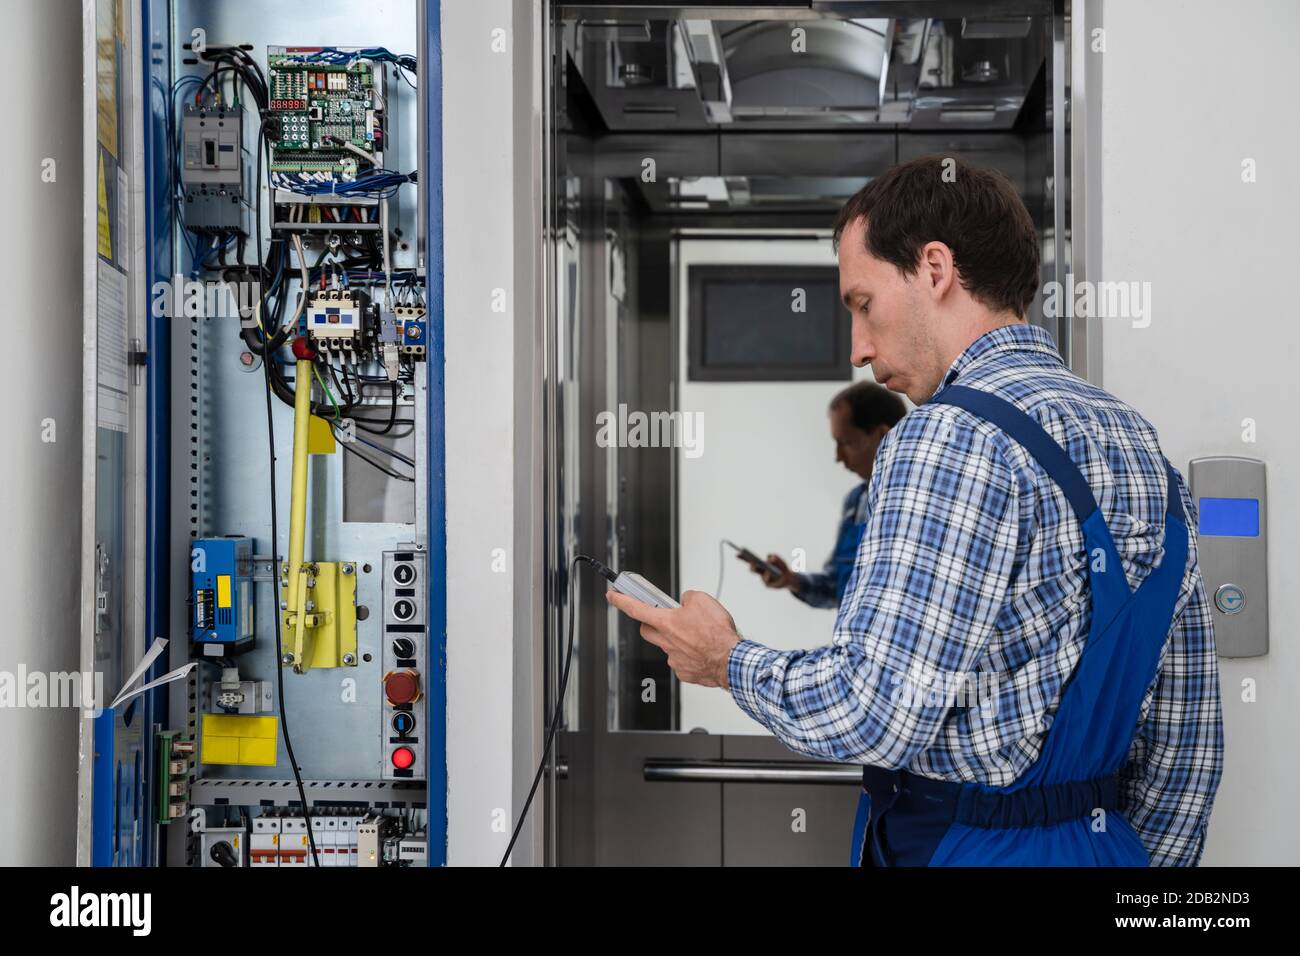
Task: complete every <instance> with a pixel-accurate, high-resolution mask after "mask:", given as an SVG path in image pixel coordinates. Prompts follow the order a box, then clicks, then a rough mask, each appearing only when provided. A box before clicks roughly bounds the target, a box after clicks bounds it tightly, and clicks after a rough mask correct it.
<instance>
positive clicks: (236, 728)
mask: <svg viewBox="0 0 1300 956" xmlns="http://www.w3.org/2000/svg"><path fill="white" fill-rule="evenodd" d="M279 726H280V722H279V719H278V718H276V717H249V716H245V715H241V714H204V715H203V722H202V723H201V724H200V726H199V734H200V741H199V754H200V758H201V762H202V763H205V764H239V765H241V766H252V767H274V766H275V758H276V740H277V737H278V734H279Z"/></svg>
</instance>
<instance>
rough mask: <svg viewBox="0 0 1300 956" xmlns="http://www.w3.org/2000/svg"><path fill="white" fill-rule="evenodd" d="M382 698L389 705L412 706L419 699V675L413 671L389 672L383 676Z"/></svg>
mask: <svg viewBox="0 0 1300 956" xmlns="http://www.w3.org/2000/svg"><path fill="white" fill-rule="evenodd" d="M384 696H385V697H387V698H388V702H389V703H390V704H394V705H397V704H414V703H415V702H416V701H417V700H419V699H420V675H419V674H417V673H416V672H415V671H413V670H401V671H389V672H388V673H387V674H385V675H384Z"/></svg>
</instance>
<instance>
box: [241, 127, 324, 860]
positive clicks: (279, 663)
mask: <svg viewBox="0 0 1300 956" xmlns="http://www.w3.org/2000/svg"><path fill="white" fill-rule="evenodd" d="M265 141H266V131H265V130H264V129H263V128H262V124H261V122H260V116H259V123H258V128H257V182H256V183H255V184H254V189H255V190H256V193H257V203H256V208H255V209H254V210H253V215H254V217H255V218H256V220H257V227H256V228H257V267H258V275H261V272H262V146H263V144H264V143H265ZM265 289H266V286H265V284H263V283H258V290H259V291H258V305H257V309H258V319H259V321H260V320H261V318H262V317H263V316H264V315H265V314H266V293H265V291H264V290H265ZM268 344H269V342H268ZM273 364H275V359H274V356H273V354H272V351H271V349H270V348H268V349H267V350H266V355H264V356H263V358H262V370H263V372H264V373H265V375H266V440H267V446H268V448H269V449H270V453H271V563H272V567H273V568H275V574H274V577H273V580H272V582H271V584H272V587H273V588H278V586H279V582H280V574H279V568H278V567H277V565H278V564H279V561H277V560H276V558H275V554H276V551H277V550H278V549H279V546H280V528H279V518H278V515H277V513H276V508H275V498H276V488H275V414H274V411H273V407H272V404H271V393H272V388H271V366H272V365H273ZM277 598H278V596H277V595H273V596H272V598H271V606H272V607H273V608H274V609H275V613H274V614H273V615H272V616H273V617H274V618H275V683H276V696H277V698H278V699H279V704H280V727H281V728H282V729H283V731H284V752H285V753H286V754H287V755H288V757H289V769H290V770H292V771H293V782H294V783H295V784H297V786H298V799H299V800H301V801H302V818H303V821H304V822H305V823H306V825H307V845H308V847H310V849H311V861H312V865H313V866H317V867H319V866H320V857H319V856H318V855H317V853H316V836H315V834H314V833H313V832H312V825H311V809H310V807H309V806H308V805H307V789H306V788H305V787H304V786H303V783H302V771H300V770H299V769H298V758H297V757H295V756H294V753H293V742H292V740H291V739H290V737H289V717H288V714H287V712H286V710H285V706H284V638H283V637H282V636H281V634H280V602H279V600H278V599H277Z"/></svg>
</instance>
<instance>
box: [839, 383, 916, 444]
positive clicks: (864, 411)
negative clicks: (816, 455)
mask: <svg viewBox="0 0 1300 956" xmlns="http://www.w3.org/2000/svg"><path fill="white" fill-rule="evenodd" d="M837 405H847V406H848V409H849V419H850V420H851V421H852V422H853V424H854V425H856V426H857V427H858V428H860V429H862V430H863V431H864V432H869V431H871V430H872V429H873V428H876V427H878V426H880V425H888V426H889V427H890V428H893V427H894V426H895V425H897V424H898V420H899V419H900V418H902V417H903V416H904V415H906V414H907V406H905V405H904V404H903V400H902V399H901V398H899V397H898V396H897V395H895V394H894V393H893V392H891V391H890V390H889V389H887V388H885V387H884V386H883V385H877V384H876V383H875V382H855V383H854V384H852V385H850V386H849V387H848V388H846V389H844V390H843V391H841V392H839V393H838V394H837V395H836V396H835V397H834V398H832V399H831V404H830V407H831V408H834V407H835V406H837Z"/></svg>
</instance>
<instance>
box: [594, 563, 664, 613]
mask: <svg viewBox="0 0 1300 956" xmlns="http://www.w3.org/2000/svg"><path fill="white" fill-rule="evenodd" d="M606 577H608V575H606ZM610 583H611V584H612V585H613V588H614V590H615V591H618V592H619V593H620V594H626V595H627V596H628V597H634V598H636V599H637V600H638V601H640V602H641V603H642V604H649V605H651V606H652V607H667V608H673V607H681V605H680V604H678V603H677V602H676V601H674V600H673V599H672V598H670V597H669V596H668V595H667V594H664V592H663V591H660V590H659V589H658V588H657V587H655V586H654V585H653V584H651V583H650V582H649V581H647V580H646V579H645V578H643V577H641V575H639V574H637V573H636V572H635V571H624V572H622V573H621V574H619V575H618V576H617V577H615V578H614V579H613V580H612V581H611V582H610Z"/></svg>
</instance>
